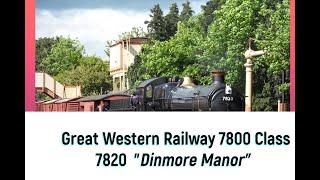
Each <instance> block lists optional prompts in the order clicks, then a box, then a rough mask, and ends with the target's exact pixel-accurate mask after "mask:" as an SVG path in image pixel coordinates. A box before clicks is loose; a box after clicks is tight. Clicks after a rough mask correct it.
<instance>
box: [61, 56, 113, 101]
mask: <svg viewBox="0 0 320 180" xmlns="http://www.w3.org/2000/svg"><path fill="white" fill-rule="evenodd" d="M56 79H57V80H58V81H60V82H61V83H63V84H65V85H68V86H76V85H80V86H81V91H82V95H83V96H88V95H97V94H100V91H101V88H102V91H103V93H105V92H107V91H110V90H111V89H112V77H111V76H110V75H109V62H107V61H103V60H102V59H100V58H99V57H95V56H85V57H82V58H81V59H80V60H79V65H78V66H77V67H76V68H75V69H73V70H70V71H64V72H63V73H60V74H59V75H57V76H56Z"/></svg>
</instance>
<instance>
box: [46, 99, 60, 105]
mask: <svg viewBox="0 0 320 180" xmlns="http://www.w3.org/2000/svg"><path fill="white" fill-rule="evenodd" d="M58 100H60V99H52V100H50V101H47V102H44V103H43V104H51V103H54V102H56V101H58Z"/></svg>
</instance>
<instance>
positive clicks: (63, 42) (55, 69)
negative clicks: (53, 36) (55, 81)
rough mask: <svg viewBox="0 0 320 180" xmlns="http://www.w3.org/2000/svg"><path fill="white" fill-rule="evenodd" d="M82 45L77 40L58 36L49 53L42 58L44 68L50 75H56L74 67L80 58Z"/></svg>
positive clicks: (82, 51) (82, 49)
mask: <svg viewBox="0 0 320 180" xmlns="http://www.w3.org/2000/svg"><path fill="white" fill-rule="evenodd" d="M83 53H84V47H83V46H82V45H81V44H80V42H79V41H78V40H73V39H70V38H69V37H68V38H64V37H62V36H60V37H59V39H58V41H57V43H55V44H54V45H53V47H52V49H51V52H50V54H49V55H48V56H47V57H46V58H45V59H44V60H43V64H44V67H43V68H44V70H45V72H47V73H48V74H50V75H51V76H56V75H58V74H59V73H62V72H64V71H67V70H72V69H74V68H75V67H76V66H77V65H78V64H79V60H80V59H81V58H82V54H83Z"/></svg>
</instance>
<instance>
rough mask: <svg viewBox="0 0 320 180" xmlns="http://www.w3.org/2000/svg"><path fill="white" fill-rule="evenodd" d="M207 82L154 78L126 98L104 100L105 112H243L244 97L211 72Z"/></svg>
mask: <svg viewBox="0 0 320 180" xmlns="http://www.w3.org/2000/svg"><path fill="white" fill-rule="evenodd" d="M212 75H213V82H212V84H211V85H208V86H202V85H195V84H194V83H193V82H192V80H191V78H190V77H184V78H183V79H179V78H176V77H172V78H166V77H157V78H152V79H149V80H146V81H144V82H142V83H141V84H140V85H139V86H138V87H137V90H136V92H135V94H134V95H132V96H131V97H130V98H124V99H118V100H112V101H107V107H108V110H109V111H121V110H135V111H244V107H245V105H244V104H245V103H244V96H243V95H242V94H241V93H240V92H239V91H238V90H237V89H235V88H232V87H231V86H230V85H227V84H225V82H224V76H225V72H224V71H219V70H216V71H213V72H212Z"/></svg>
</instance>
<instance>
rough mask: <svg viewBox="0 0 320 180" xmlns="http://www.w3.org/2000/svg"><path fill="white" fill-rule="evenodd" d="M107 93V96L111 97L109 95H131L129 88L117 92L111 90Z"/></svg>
mask: <svg viewBox="0 0 320 180" xmlns="http://www.w3.org/2000/svg"><path fill="white" fill-rule="evenodd" d="M107 95H108V96H107V97H109V96H131V94H130V92H129V90H123V91H116V92H112V91H111V92H109V93H108V94H107Z"/></svg>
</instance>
